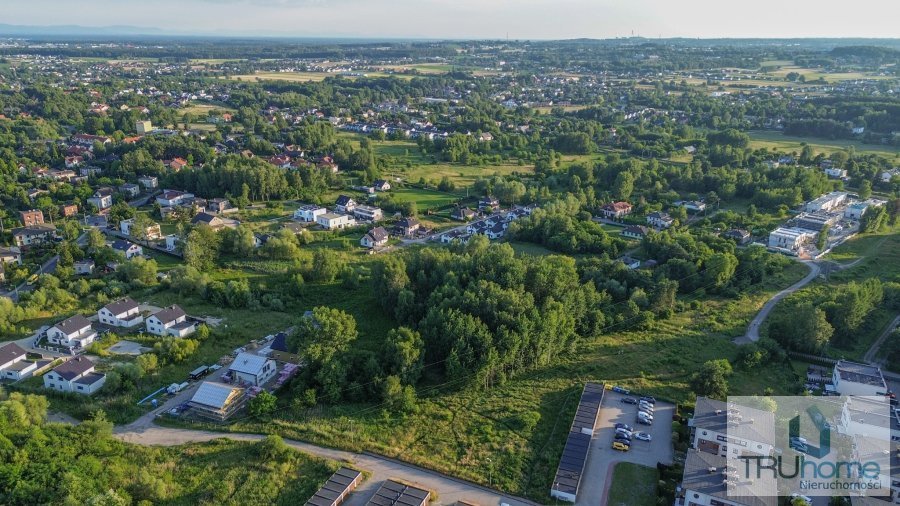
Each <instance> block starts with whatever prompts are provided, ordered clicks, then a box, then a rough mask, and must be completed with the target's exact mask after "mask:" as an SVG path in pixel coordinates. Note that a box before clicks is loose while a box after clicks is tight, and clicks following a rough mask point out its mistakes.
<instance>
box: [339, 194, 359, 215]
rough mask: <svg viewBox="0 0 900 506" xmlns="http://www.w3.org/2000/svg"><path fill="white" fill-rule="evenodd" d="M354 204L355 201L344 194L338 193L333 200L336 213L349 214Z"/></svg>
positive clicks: (355, 204) (354, 206)
mask: <svg viewBox="0 0 900 506" xmlns="http://www.w3.org/2000/svg"><path fill="white" fill-rule="evenodd" d="M356 206H357V203H356V201H355V200H353V199H352V198H350V197H348V196H346V195H340V196H339V197H338V198H337V200H336V201H335V202H334V210H335V211H336V212H338V213H345V214H350V213H352V212H353V210H354V209H356Z"/></svg>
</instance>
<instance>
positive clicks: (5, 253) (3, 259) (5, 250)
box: [0, 246, 22, 265]
mask: <svg viewBox="0 0 900 506" xmlns="http://www.w3.org/2000/svg"><path fill="white" fill-rule="evenodd" d="M0 264H17V265H22V250H21V249H20V248H18V247H16V246H10V247H4V246H0Z"/></svg>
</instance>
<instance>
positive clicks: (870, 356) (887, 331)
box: [863, 315, 900, 364]
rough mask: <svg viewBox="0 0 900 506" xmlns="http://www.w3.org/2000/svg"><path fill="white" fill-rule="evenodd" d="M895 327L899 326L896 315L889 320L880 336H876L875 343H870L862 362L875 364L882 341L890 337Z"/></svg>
mask: <svg viewBox="0 0 900 506" xmlns="http://www.w3.org/2000/svg"><path fill="white" fill-rule="evenodd" d="M897 325H900V315H897V317H896V318H894V319H893V320H891V323H889V324H888V325H887V327H885V328H884V331H883V332H882V333H881V335H880V336H878V339H876V340H875V342H874V343H872V346H871V347H870V348H869V351H867V352H866V355H865V356H864V357H863V362H866V363H867V364H874V363H875V357H876V356H877V355H878V350H879V349H880V348H881V345H882V344H884V341H885V340H886V339H887V337H888V336H889V335H891V332H893V330H894V329H895V328H897Z"/></svg>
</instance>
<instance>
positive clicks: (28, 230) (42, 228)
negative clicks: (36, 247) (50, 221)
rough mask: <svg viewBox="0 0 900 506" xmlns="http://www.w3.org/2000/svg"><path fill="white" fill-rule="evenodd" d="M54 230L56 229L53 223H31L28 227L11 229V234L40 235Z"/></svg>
mask: <svg viewBox="0 0 900 506" xmlns="http://www.w3.org/2000/svg"><path fill="white" fill-rule="evenodd" d="M54 231H56V227H55V226H54V225H46V224H42V225H32V226H30V227H22V228H17V229H15V230H13V236H22V235H42V234H47V233H50V232H54Z"/></svg>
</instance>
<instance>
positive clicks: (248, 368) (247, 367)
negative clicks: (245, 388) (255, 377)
mask: <svg viewBox="0 0 900 506" xmlns="http://www.w3.org/2000/svg"><path fill="white" fill-rule="evenodd" d="M268 360H269V359H268V358H266V357H260V356H259V355H253V354H251V353H246V352H244V353H241V354H239V355H238V356H237V357H235V359H234V362H232V363H231V366H230V367H229V368H228V369H230V370H232V371H235V372H241V373H245V374H259V373H260V371H261V370H262V368H263V366H264V365H266V362H267V361H268Z"/></svg>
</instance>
